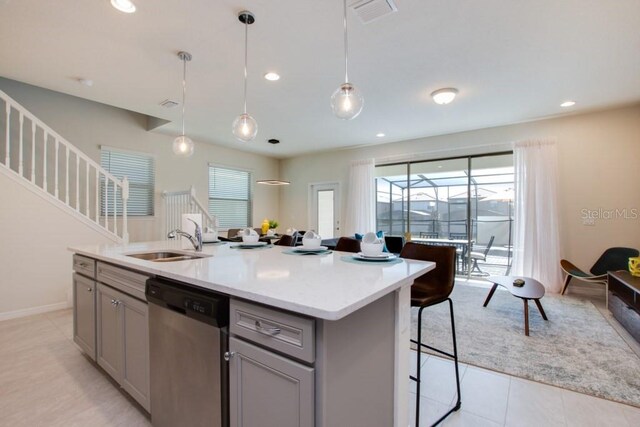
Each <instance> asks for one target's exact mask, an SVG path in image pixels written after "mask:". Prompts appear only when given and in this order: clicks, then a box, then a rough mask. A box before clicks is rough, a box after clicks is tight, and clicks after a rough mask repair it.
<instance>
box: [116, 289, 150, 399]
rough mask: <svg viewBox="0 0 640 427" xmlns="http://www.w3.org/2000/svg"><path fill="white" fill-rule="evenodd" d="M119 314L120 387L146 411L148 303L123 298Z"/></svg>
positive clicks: (147, 392)
mask: <svg viewBox="0 0 640 427" xmlns="http://www.w3.org/2000/svg"><path fill="white" fill-rule="evenodd" d="M121 301H122V304H120V306H119V307H118V310H119V311H120V316H121V321H122V330H123V346H124V351H123V355H122V357H123V363H122V382H121V385H122V388H123V389H125V391H126V392H127V393H129V394H130V395H131V396H132V397H133V398H134V399H135V400H136V401H137V402H138V403H139V404H140V405H142V407H143V408H144V409H146V410H147V411H149V407H150V405H149V321H148V319H149V312H148V307H147V304H146V303H144V302H142V301H139V300H137V299H135V298H131V297H129V296H126V295H125V296H123V298H122V300H121Z"/></svg>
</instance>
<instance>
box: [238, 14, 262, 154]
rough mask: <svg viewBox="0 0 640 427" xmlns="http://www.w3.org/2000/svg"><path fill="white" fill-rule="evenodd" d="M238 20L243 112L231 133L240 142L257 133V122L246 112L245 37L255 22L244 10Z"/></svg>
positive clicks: (251, 15) (246, 140)
mask: <svg viewBox="0 0 640 427" xmlns="http://www.w3.org/2000/svg"><path fill="white" fill-rule="evenodd" d="M238 20H240V22H242V23H243V24H244V112H243V113H242V114H240V115H239V116H238V117H236V119H235V120H234V121H233V125H232V131H233V135H234V136H235V137H236V138H237V139H238V140H240V141H242V142H249V141H251V140H252V139H253V138H255V137H256V134H257V133H258V123H257V122H256V121H255V119H254V118H253V117H251V116H250V115H249V114H247V39H248V32H249V30H248V28H249V25H251V24H253V23H254V22H256V17H255V16H254V15H253V13H251V12H248V11H246V10H244V11H242V12H240V14H239V15H238Z"/></svg>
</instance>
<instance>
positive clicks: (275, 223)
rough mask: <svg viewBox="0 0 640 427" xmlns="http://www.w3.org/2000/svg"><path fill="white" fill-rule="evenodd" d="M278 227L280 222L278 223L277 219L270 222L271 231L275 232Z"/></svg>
mask: <svg viewBox="0 0 640 427" xmlns="http://www.w3.org/2000/svg"><path fill="white" fill-rule="evenodd" d="M278 225H279V224H278V221H276V220H275V219H270V220H269V230H275V229H276V228H278Z"/></svg>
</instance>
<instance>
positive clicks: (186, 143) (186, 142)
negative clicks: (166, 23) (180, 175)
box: [173, 52, 193, 157]
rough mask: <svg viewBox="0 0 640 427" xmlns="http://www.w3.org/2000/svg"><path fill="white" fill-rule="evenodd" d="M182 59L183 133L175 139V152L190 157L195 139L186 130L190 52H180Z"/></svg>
mask: <svg viewBox="0 0 640 427" xmlns="http://www.w3.org/2000/svg"><path fill="white" fill-rule="evenodd" d="M178 58H180V60H181V61H182V135H180V136H179V137H177V138H176V139H174V140H173V154H175V155H176V156H182V157H190V156H191V155H192V154H193V141H192V140H191V138H189V137H188V136H187V135H186V134H185V132H184V113H185V99H186V98H187V61H191V54H190V53H189V52H178Z"/></svg>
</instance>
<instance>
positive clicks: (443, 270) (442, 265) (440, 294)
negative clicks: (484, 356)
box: [400, 242, 461, 427]
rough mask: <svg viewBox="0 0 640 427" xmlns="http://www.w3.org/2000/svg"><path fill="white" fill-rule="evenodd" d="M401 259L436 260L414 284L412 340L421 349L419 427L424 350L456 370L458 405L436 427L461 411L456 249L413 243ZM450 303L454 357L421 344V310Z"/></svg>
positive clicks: (419, 351)
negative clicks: (415, 326) (455, 302)
mask: <svg viewBox="0 0 640 427" xmlns="http://www.w3.org/2000/svg"><path fill="white" fill-rule="evenodd" d="M400 257H401V258H409V259H416V260H421V261H433V262H435V263H436V268H434V269H433V270H431V271H429V272H428V273H426V274H423V275H422V276H420V277H418V278H417V279H416V280H415V281H414V282H413V285H411V306H412V307H420V309H419V310H418V334H417V337H416V338H417V340H411V342H412V343H414V344H416V345H417V346H418V351H417V361H418V368H417V372H416V374H417V375H416V377H413V376H412V377H411V379H412V380H414V381H416V385H417V397H416V427H418V426H419V425H420V383H421V379H420V356H421V354H422V347H425V348H427V349H429V350H431V351H435V352H436V353H439V354H442V355H444V356H448V357H451V358H452V359H453V361H454V365H455V370H456V391H457V399H456V404H455V406H454V407H453V408H451V409H450V410H449V411H448V412H447V413H446V414H444V415H443V416H442V417H440V418H439V419H438V421H436V422H435V423H434V424H433V425H434V426H435V425H437V424H439V423H440V422H442V420H444V419H445V418H447V417H448V416H449V415H451V414H452V413H453V412H455V411H457V410H458V409H460V406H461V401H460V375H459V371H458V346H457V343H456V328H455V322H454V316H453V302H452V301H451V298H449V295H451V291H453V286H454V284H455V276H456V248H455V247H454V246H430V245H422V244H417V243H413V242H407V243H406V244H405V245H404V247H403V248H402V252H401V253H400ZM445 301H448V302H449V313H450V315H451V334H452V336H453V354H451V353H447V352H445V351H442V350H439V349H437V348H434V347H431V346H429V345H427V344H425V343H423V342H422V311H423V310H424V309H425V308H427V307H431V306H433V305H436V304H440V303H442V302H445Z"/></svg>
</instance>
